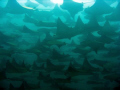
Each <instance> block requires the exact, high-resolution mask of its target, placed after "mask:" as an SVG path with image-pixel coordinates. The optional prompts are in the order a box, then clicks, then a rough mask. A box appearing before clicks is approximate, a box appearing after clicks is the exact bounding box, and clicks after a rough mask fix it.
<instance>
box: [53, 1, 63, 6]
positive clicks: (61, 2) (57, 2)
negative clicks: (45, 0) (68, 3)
mask: <svg viewBox="0 0 120 90" xmlns="http://www.w3.org/2000/svg"><path fill="white" fill-rule="evenodd" d="M51 2H53V3H55V4H59V5H62V4H63V0H51Z"/></svg>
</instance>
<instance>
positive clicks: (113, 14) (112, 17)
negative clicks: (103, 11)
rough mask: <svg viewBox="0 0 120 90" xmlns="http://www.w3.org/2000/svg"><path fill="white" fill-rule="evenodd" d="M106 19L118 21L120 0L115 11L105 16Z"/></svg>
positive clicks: (119, 18)
mask: <svg viewBox="0 0 120 90" xmlns="http://www.w3.org/2000/svg"><path fill="white" fill-rule="evenodd" d="M106 19H107V20H109V21H120V2H119V3H118V5H117V7H116V9H115V11H114V12H113V13H112V14H111V15H108V16H106Z"/></svg>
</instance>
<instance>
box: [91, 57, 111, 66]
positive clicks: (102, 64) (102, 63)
mask: <svg viewBox="0 0 120 90" xmlns="http://www.w3.org/2000/svg"><path fill="white" fill-rule="evenodd" d="M90 63H92V64H96V65H99V66H102V67H103V66H104V65H106V64H107V63H109V62H108V61H104V60H97V59H94V60H90Z"/></svg>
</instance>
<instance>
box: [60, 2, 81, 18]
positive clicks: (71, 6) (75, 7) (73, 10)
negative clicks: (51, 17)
mask: <svg viewBox="0 0 120 90" xmlns="http://www.w3.org/2000/svg"><path fill="white" fill-rule="evenodd" d="M60 7H61V8H62V9H64V10H67V11H68V12H69V13H70V14H71V16H72V17H73V18H74V16H75V15H76V14H77V13H78V12H80V11H82V10H83V4H82V3H77V2H74V1H73V0H63V4H62V5H60Z"/></svg>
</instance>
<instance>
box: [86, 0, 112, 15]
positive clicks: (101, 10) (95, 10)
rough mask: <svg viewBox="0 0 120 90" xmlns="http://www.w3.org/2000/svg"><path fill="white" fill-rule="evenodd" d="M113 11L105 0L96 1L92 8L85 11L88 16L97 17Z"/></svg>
mask: <svg viewBox="0 0 120 90" xmlns="http://www.w3.org/2000/svg"><path fill="white" fill-rule="evenodd" d="M101 5H102V7H101ZM113 11H114V9H113V8H112V7H110V6H109V5H108V4H107V3H106V2H104V0H96V1H95V3H94V4H93V5H92V6H91V7H88V8H86V9H85V12H86V13H87V14H91V15H95V16H99V15H103V14H109V13H112V12H113Z"/></svg>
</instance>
